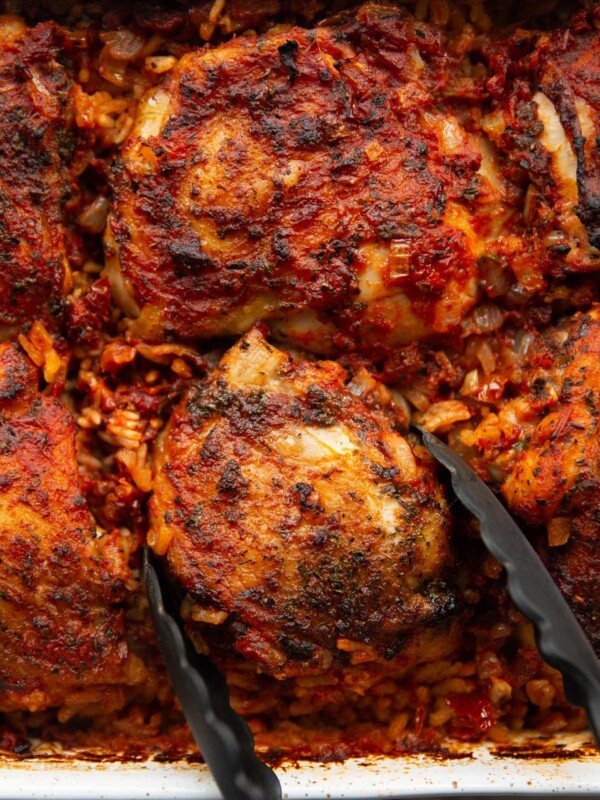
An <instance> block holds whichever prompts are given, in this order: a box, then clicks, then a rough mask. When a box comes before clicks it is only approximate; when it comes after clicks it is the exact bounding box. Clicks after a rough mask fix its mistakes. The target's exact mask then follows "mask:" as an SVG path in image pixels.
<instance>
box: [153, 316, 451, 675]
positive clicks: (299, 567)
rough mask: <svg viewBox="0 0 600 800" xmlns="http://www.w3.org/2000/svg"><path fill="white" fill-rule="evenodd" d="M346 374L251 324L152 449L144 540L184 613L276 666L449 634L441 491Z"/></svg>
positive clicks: (392, 654) (323, 664)
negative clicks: (190, 608) (189, 606)
mask: <svg viewBox="0 0 600 800" xmlns="http://www.w3.org/2000/svg"><path fill="white" fill-rule="evenodd" d="M345 377H346V376H345V373H344V371H343V370H342V369H341V368H340V367H339V366H338V365H336V364H334V363H332V362H318V363H311V362H308V361H306V360H304V359H297V358H293V357H291V356H289V355H288V354H286V353H284V352H282V351H280V350H277V349H275V348H274V347H272V346H271V345H270V344H268V343H267V342H266V341H265V339H264V338H263V336H262V335H261V333H259V331H258V330H256V329H253V330H252V331H251V332H250V333H249V334H247V335H246V336H245V337H244V338H242V339H241V341H240V342H239V343H238V344H236V345H235V346H234V347H233V348H232V349H231V350H230V351H229V352H228V353H227V355H226V356H225V357H224V358H223V360H222V362H221V364H220V366H219V368H218V370H217V371H216V373H215V374H214V375H213V376H212V378H210V379H209V380H207V381H206V382H204V383H201V384H199V385H197V386H195V387H194V388H193V389H192V390H191V391H190V393H189V394H188V396H187V397H186V398H185V399H184V400H183V401H182V403H181V404H180V406H179V407H178V408H177V409H176V410H175V412H174V414H173V416H172V418H171V420H170V422H169V424H168V426H167V429H166V430H165V432H164V433H163V434H162V440H161V441H160V445H159V447H158V450H157V452H156V458H155V481H154V495H153V497H152V500H151V503H150V515H151V525H152V531H151V535H150V542H151V545H152V546H153V548H154V549H155V551H156V552H157V553H159V554H160V555H164V556H165V558H166V561H167V564H168V568H169V570H170V572H171V574H172V575H173V576H174V577H175V578H176V579H177V580H178V581H179V582H180V584H181V585H182V586H183V587H184V589H185V590H186V592H187V593H188V594H189V595H190V596H191V598H192V600H193V601H194V603H195V604H196V606H197V607H199V610H198V609H197V610H196V612H194V617H193V618H194V619H195V620H197V621H200V622H205V623H206V624H207V625H208V626H209V627H210V625H213V626H215V625H218V626H221V628H222V629H224V630H225V632H226V634H225V635H226V637H227V640H228V641H229V640H230V641H232V642H233V646H234V647H235V649H236V651H237V652H238V653H240V654H241V655H242V656H244V657H245V658H246V659H248V660H249V661H251V662H254V663H255V664H258V665H259V667H260V668H261V669H262V670H264V671H265V672H268V673H270V674H272V675H274V676H275V677H278V678H285V677H290V676H294V675H307V674H311V673H322V672H325V671H327V670H328V669H330V668H331V667H335V666H338V667H339V666H340V664H343V663H345V661H347V659H348V657H349V653H351V652H353V651H355V650H361V651H363V653H366V655H364V660H365V661H380V662H392V661H394V663H395V665H396V668H397V667H398V664H402V663H410V662H412V663H414V662H415V661H417V662H418V661H419V660H428V659H429V658H434V657H437V656H439V655H440V653H443V652H445V651H447V648H448V646H449V644H450V641H451V636H450V635H449V628H450V623H449V620H451V619H452V612H453V611H454V610H455V606H456V601H455V597H454V594H453V592H452V590H451V589H450V588H449V587H448V585H447V584H446V582H445V580H444V576H445V575H446V574H447V572H448V567H449V566H450V564H451V553H450V546H449V524H450V517H449V510H448V506H447V504H446V500H445V498H444V494H443V491H442V489H441V487H440V485H439V483H438V482H437V480H436V479H435V477H434V476H433V474H432V472H431V468H430V465H429V463H427V462H426V461H425V459H424V457H423V455H422V454H420V453H417V452H415V451H413V449H412V447H411V446H410V444H409V443H408V442H407V441H406V439H404V438H403V437H402V436H400V434H398V433H397V432H395V431H394V429H393V427H392V425H391V420H389V419H384V418H383V417H382V416H381V414H377V415H376V414H375V412H373V411H370V410H369V408H368V407H367V406H366V405H365V403H364V402H363V401H362V400H361V399H359V397H357V396H356V395H355V394H354V393H353V391H352V388H353V387H352V385H351V386H350V387H349V388H348V387H346V386H345V384H344V381H345ZM356 391H358V390H356Z"/></svg>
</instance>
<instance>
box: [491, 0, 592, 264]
mask: <svg viewBox="0 0 600 800" xmlns="http://www.w3.org/2000/svg"><path fill="white" fill-rule="evenodd" d="M530 36H531V37H533V42H534V44H533V46H531V48H530V49H531V52H529V51H528V52H527V55H526V56H525V57H524V58H522V59H521V60H520V61H518V60H515V63H513V65H512V70H513V71H514V73H515V75H516V79H515V80H514V81H513V82H510V83H507V85H506V87H505V88H504V91H503V92H502V96H501V98H500V99H499V100H498V101H497V104H496V106H497V107H496V109H495V110H494V111H493V112H492V113H490V114H489V115H488V116H487V117H486V118H485V119H484V121H483V127H484V129H485V130H486V132H487V133H488V134H489V136H490V137H491V139H492V141H493V142H494V144H495V145H496V146H497V147H498V150H499V152H500V153H502V155H503V156H506V158H507V162H506V168H507V170H508V171H510V170H516V171H517V172H519V171H523V170H525V171H526V175H527V178H528V185H527V186H526V195H525V200H524V203H523V219H524V224H525V228H524V233H523V241H522V243H521V244H520V245H519V246H518V247H515V248H514V255H513V258H514V259H516V260H517V262H518V261H519V260H520V259H523V258H524V260H525V264H524V266H523V267H521V268H519V266H516V271H517V273H519V272H520V271H527V272H529V273H534V272H536V271H537V272H538V273H539V274H541V273H549V274H553V275H556V276H563V275H565V274H566V273H568V272H588V271H592V270H598V269H600V146H599V142H600V138H599V137H600V12H599V10H598V7H597V6H596V7H595V8H594V7H592V8H590V9H589V11H588V12H587V13H586V12H583V11H581V12H579V13H578V14H576V15H574V17H573V18H572V19H571V22H570V24H569V25H566V26H564V27H561V28H557V29H556V30H553V31H551V32H548V33H531V34H530ZM519 38H520V39H521V42H520V43H519V44H517V43H515V40H519ZM526 38H527V34H525V33H524V32H523V31H518V32H517V33H516V34H515V36H514V37H513V40H512V45H510V46H507V47H506V49H505V52H504V56H503V58H501V57H500V55H499V54H496V55H497V58H498V60H503V59H511V58H513V59H514V52H513V51H518V49H519V46H520V47H523V40H524V39H526ZM528 50H529V48H528ZM505 63H508V62H505ZM524 253H527V255H526V256H524Z"/></svg>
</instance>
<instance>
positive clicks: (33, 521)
mask: <svg viewBox="0 0 600 800" xmlns="http://www.w3.org/2000/svg"><path fill="white" fill-rule="evenodd" d="M130 578H131V575H130V573H129V571H128V568H127V565H126V564H125V563H124V561H123V557H122V555H121V553H120V550H119V533H118V531H117V532H115V535H112V536H111V535H104V534H102V532H101V531H99V530H97V528H96V526H95V525H94V520H93V519H92V516H91V514H90V512H89V510H88V508H87V504H86V501H85V498H84V497H83V495H82V493H81V490H80V487H79V481H78V473H77V462H76V456H75V423H74V421H73V419H72V418H71V415H70V413H69V412H68V410H67V409H66V408H65V406H64V405H63V404H62V403H61V402H60V401H59V400H55V399H51V398H49V397H46V396H44V395H42V394H40V393H39V391H38V388H37V372H36V370H35V368H34V367H33V366H32V364H31V362H29V361H28V359H27V358H26V357H25V356H24V355H23V354H22V353H21V352H20V351H19V349H18V347H17V346H16V345H12V344H3V345H1V346H0V580H1V589H0V632H1V642H2V646H1V647H0V711H3V712H7V711H13V710H28V711H39V710H41V709H45V708H48V707H52V706H61V707H62V709H63V711H62V713H63V714H64V716H65V719H68V718H69V716H72V715H73V714H74V713H78V712H79V711H81V712H85V709H86V708H87V709H90V708H95V709H98V708H99V707H101V708H103V709H104V710H105V711H110V710H112V709H114V708H115V707H120V706H122V705H124V703H125V701H126V699H127V696H128V693H130V692H131V687H132V686H133V685H135V684H139V683H140V682H141V681H142V680H143V679H144V675H145V670H144V667H143V665H142V663H141V662H140V661H139V659H138V658H137V657H136V656H135V655H133V654H132V653H130V651H129V648H128V645H127V641H126V638H125V630H124V618H123V611H122V609H121V606H122V603H123V600H124V585H125V581H127V580H128V579H130Z"/></svg>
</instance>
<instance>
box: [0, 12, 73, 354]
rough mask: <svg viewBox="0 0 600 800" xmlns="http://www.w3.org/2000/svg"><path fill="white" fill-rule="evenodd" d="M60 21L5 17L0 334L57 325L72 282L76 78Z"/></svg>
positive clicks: (0, 60)
mask: <svg viewBox="0 0 600 800" xmlns="http://www.w3.org/2000/svg"><path fill="white" fill-rule="evenodd" d="M56 55H57V43H56V35H55V26H54V25H53V24H50V23H48V24H40V25H37V26H36V27H35V28H27V27H26V26H25V23H24V22H23V20H22V19H20V18H19V17H13V16H0V119H1V120H2V124H1V125H0V340H2V339H7V338H8V337H10V336H14V335H15V334H16V333H17V332H18V331H19V330H20V329H21V328H22V326H23V325H26V324H28V323H31V322H33V321H34V320H35V319H39V320H41V321H43V322H44V323H46V324H47V325H48V326H49V327H52V326H53V325H52V323H54V322H55V320H56V319H57V318H58V317H60V315H61V311H62V301H63V297H64V295H65V293H66V292H67V291H68V290H69V288H70V286H71V273H70V269H69V264H68V261H67V257H66V244H65V230H64V226H63V220H62V210H61V206H62V201H63V199H64V197H65V195H66V193H67V191H68V190H69V179H68V175H67V172H66V168H65V159H66V158H67V156H68V151H69V147H70V143H71V142H72V140H71V138H70V134H69V131H68V130H67V108H66V106H67V103H68V98H69V81H68V78H67V75H66V72H65V70H64V69H63V68H62V67H61V66H60V65H59V64H58V63H57V62H56Z"/></svg>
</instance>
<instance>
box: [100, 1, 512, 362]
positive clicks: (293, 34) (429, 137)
mask: <svg viewBox="0 0 600 800" xmlns="http://www.w3.org/2000/svg"><path fill="white" fill-rule="evenodd" d="M456 63H457V59H455V58H453V57H451V56H450V55H448V54H447V52H445V50H444V48H443V42H442V37H441V34H440V31H439V29H436V28H435V27H434V26H432V25H428V24H425V23H421V22H418V21H416V20H415V19H414V18H412V17H410V16H408V15H407V12H406V11H404V10H402V9H398V8H394V7H391V6H377V5H373V4H370V5H366V6H363V7H362V8H360V9H359V10H358V11H356V12H353V13H352V14H348V15H346V16H343V17H342V18H341V19H338V20H337V21H332V22H329V23H327V24H324V25H322V26H319V27H317V28H315V29H314V30H305V29H301V28H294V29H291V30H288V31H285V32H276V33H271V34H267V35H265V36H261V37H260V38H252V37H249V36H245V37H240V38H238V39H234V40H232V41H230V42H228V43H226V44H222V45H220V46H218V47H215V48H212V49H204V50H200V51H197V52H192V53H189V54H187V55H185V56H183V57H182V58H181V60H180V61H179V63H178V64H177V66H176V67H175V68H174V69H173V71H172V72H171V73H170V74H169V76H168V77H167V79H166V81H165V82H164V83H163V84H162V85H160V86H159V87H158V88H156V89H155V90H153V91H151V92H150V93H149V94H147V95H146V97H145V98H144V99H143V100H142V102H141V104H140V107H139V111H138V115H137V120H136V123H135V126H134V130H133V133H132V135H131V136H130V138H129V141H128V143H126V145H125V147H124V150H123V153H122V156H121V158H120V160H119V163H118V165H117V167H116V169H115V171H114V175H113V183H114V194H115V198H116V199H115V205H114V210H113V213H112V216H111V218H110V222H109V226H108V230H109V235H108V238H107V241H106V253H107V263H108V269H109V274H110V277H111V281H112V285H113V290H114V293H115V296H116V299H117V301H118V302H119V303H120V304H121V305H122V307H123V309H124V310H125V311H126V313H127V314H129V315H130V316H131V317H133V318H135V323H134V325H133V331H134V332H135V333H136V335H141V336H146V337H159V336H165V335H166V336H174V337H179V338H186V339H189V338H197V337H210V336H218V335H225V334H239V333H243V332H244V331H246V330H247V329H248V328H249V327H250V326H251V325H252V324H253V322H254V321H256V320H257V319H261V318H262V319H267V320H270V325H271V329H272V331H274V332H275V333H276V335H277V336H278V337H279V338H282V339H287V340H289V341H291V342H293V343H295V344H300V345H302V346H303V347H305V348H307V349H309V350H312V351H313V352H316V353H322V354H331V353H335V352H340V351H343V350H347V349H352V348H358V349H359V350H362V351H363V352H366V353H367V354H369V355H378V354H381V353H386V352H387V351H388V350H389V349H390V348H393V347H394V346H395V345H397V344H401V343H406V342H411V341H414V340H415V339H422V338H427V337H431V336H434V335H436V334H439V333H445V332H449V331H455V330H456V328H457V326H458V324H459V323H460V321H461V319H462V318H463V316H464V315H465V313H466V312H467V311H468V310H469V309H470V308H471V307H472V306H473V304H474V302H475V300H476V296H477V268H476V262H477V258H478V257H479V256H480V255H481V254H482V253H483V251H484V248H485V245H486V241H487V240H488V238H491V237H494V236H495V235H496V233H497V223H498V219H499V218H502V219H503V218H504V217H503V216H502V214H503V210H502V202H501V200H502V179H501V177H499V175H498V174H497V171H496V168H495V165H494V159H493V154H492V151H491V150H490V149H489V147H488V148H487V149H486V150H485V153H484V154H482V151H481V147H480V142H479V139H478V137H477V136H474V135H473V136H472V135H471V134H469V133H467V132H466V130H465V129H464V128H463V127H462V126H461V124H459V120H458V118H457V116H456V115H455V113H454V111H453V109H452V106H451V105H448V104H446V105H444V104H443V88H444V86H445V85H446V84H447V83H448V81H449V79H450V74H451V70H452V68H453V67H454V66H455V65H456ZM488 144H489V143H488ZM484 156H485V158H484ZM474 198H476V200H475V199H474Z"/></svg>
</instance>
